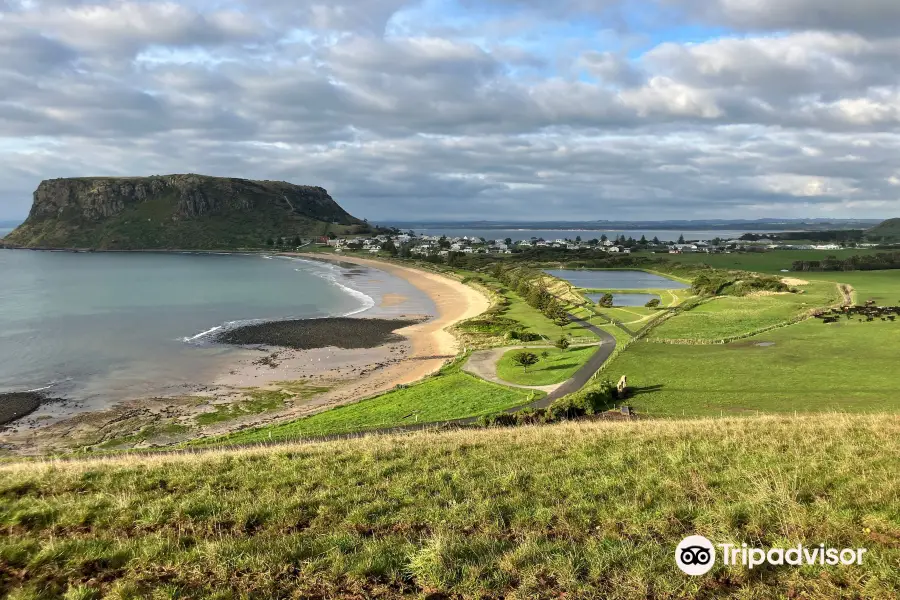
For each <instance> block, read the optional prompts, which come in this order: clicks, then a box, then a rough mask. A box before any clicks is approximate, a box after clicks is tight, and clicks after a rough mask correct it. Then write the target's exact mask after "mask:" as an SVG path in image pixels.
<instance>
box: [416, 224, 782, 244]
mask: <svg viewBox="0 0 900 600" xmlns="http://www.w3.org/2000/svg"><path fill="white" fill-rule="evenodd" d="M414 231H415V232H416V233H417V234H422V235H446V236H447V237H463V236H469V237H476V238H479V237H483V238H484V239H486V240H505V239H506V238H511V239H512V240H513V241H514V242H517V241H519V240H530V239H531V238H533V237H534V238H543V239H545V240H556V239H561V240H564V239H570V240H574V239H575V238H576V237H578V236H581V239H582V240H585V241H586V240H592V239H598V240H599V239H600V236H602V235H606V237H607V238H618V237H619V236H620V235H624V236H625V237H626V238H629V237H633V238H634V239H636V240H639V239H641V236H642V235H643V236H646V237H647V239H648V240H652V239H653V238H654V237H657V238H659V239H660V241H663V242H667V241H669V242H674V241H676V240H678V237H679V236H681V235H684V239H686V240H711V239H714V238H717V237H718V238H722V239H723V240H730V239H736V238H738V237H740V236H741V235H743V234H745V233H748V232H747V231H737V230H731V231H722V230H719V231H675V230H665V229H656V230H654V229H644V230H631V231H624V230H613V229H454V228H449V227H444V228H432V229H415V230H414ZM753 233H772V232H771V231H753Z"/></svg>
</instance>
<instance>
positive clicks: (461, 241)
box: [308, 231, 878, 257]
mask: <svg viewBox="0 0 900 600" xmlns="http://www.w3.org/2000/svg"><path fill="white" fill-rule="evenodd" d="M745 237H752V238H757V239H744V238H745ZM308 243H312V242H308ZM314 243H315V244H318V245H326V246H329V247H331V248H333V249H334V251H335V252H336V253H342V252H346V251H356V252H360V251H362V252H369V253H371V254H378V253H380V252H390V253H398V254H401V255H405V256H420V257H428V256H439V257H447V256H449V255H450V254H451V253H462V254H515V253H519V252H526V251H530V250H541V249H552V250H557V251H571V252H606V253H613V254H631V253H632V252H638V251H645V252H650V253H657V254H659V253H668V254H685V253H695V252H696V253H707V254H719V253H726V254H727V253H730V252H768V251H777V250H840V249H843V248H846V247H848V246H847V245H846V244H844V245H841V244H837V243H826V244H804V243H786V242H784V241H780V240H778V239H776V238H769V237H766V236H755V235H753V234H749V235H748V236H742V237H741V238H739V239H721V238H713V239H712V240H691V239H687V240H686V239H685V236H683V235H682V236H680V237H679V239H678V240H677V241H672V240H660V239H659V238H658V237H654V238H653V239H652V240H648V239H647V238H646V236H643V235H642V236H641V237H640V239H635V238H634V237H631V236H629V237H627V238H626V237H625V235H624V234H620V235H619V236H618V237H616V236H613V237H612V238H610V237H608V236H607V235H605V234H604V235H601V236H600V237H599V238H592V239H589V240H583V239H582V238H581V236H576V237H575V239H568V238H556V239H544V238H542V237H531V238H529V239H522V240H517V241H514V240H512V238H509V237H507V238H505V239H502V240H501V239H494V240H489V239H486V238H484V237H475V236H468V235H464V236H453V237H448V236H446V235H416V234H415V232H413V231H409V232H407V233H392V234H381V235H375V236H355V237H337V236H321V237H319V238H318V239H317V240H315V242H314ZM853 246H854V247H859V248H874V247H877V246H878V244H875V243H854V244H853Z"/></svg>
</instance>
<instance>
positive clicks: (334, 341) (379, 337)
mask: <svg viewBox="0 0 900 600" xmlns="http://www.w3.org/2000/svg"><path fill="white" fill-rule="evenodd" d="M418 322H419V321H415V320H407V319H352V318H349V317H332V318H327V319H296V320H291V321H272V322H269V323H260V324H256V325H245V326H242V327H236V328H234V329H230V330H228V331H225V332H223V333H221V334H219V335H218V336H217V337H216V338H215V341H216V342H218V343H220V344H235V345H242V346H244V345H262V346H282V347H285V348H294V349H297V350H310V349H312V348H327V347H329V346H335V347H337V348H375V347H377V346H381V345H383V344H388V343H391V342H398V341H402V340H403V339H404V338H403V337H402V336H400V335H397V334H395V333H394V331H396V330H397V329H401V328H403V327H407V326H409V325H413V324H415V323H418Z"/></svg>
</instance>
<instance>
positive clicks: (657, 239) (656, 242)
mask: <svg viewBox="0 0 900 600" xmlns="http://www.w3.org/2000/svg"><path fill="white" fill-rule="evenodd" d="M653 243H654V244H656V245H657V246H659V244H660V241H659V238H658V237H656V236H655V235H654V236H653Z"/></svg>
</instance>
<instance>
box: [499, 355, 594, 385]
mask: <svg viewBox="0 0 900 600" xmlns="http://www.w3.org/2000/svg"><path fill="white" fill-rule="evenodd" d="M597 348H598V347H597V346H590V347H588V348H570V349H568V350H559V349H558V348H535V349H534V350H529V352H533V353H534V354H537V355H538V357H539V358H540V362H538V363H537V364H536V365H533V366H530V367H528V369H527V370H525V369H523V368H522V367H521V366H519V365H517V364H516V363H515V361H514V360H513V359H514V358H515V356H516V355H517V354H521V353H522V352H524V351H523V350H510V351H509V352H507V353H506V354H504V355H503V357H502V358H501V359H500V361H499V362H498V363H497V377H499V378H500V379H502V380H504V381H508V382H510V383H517V384H519V385H551V384H554V383H562V382H563V381H565V380H566V379H568V378H569V377H571V376H572V375H574V374H575V372H576V371H577V370H578V369H580V368H581V367H582V365H584V363H586V362H587V360H588V359H589V358H590V357H591V356H592V355H593V354H594V353H595V352H596V351H597ZM544 352H546V353H547V357H546V358H544V357H543V356H542V354H543V353H544Z"/></svg>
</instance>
